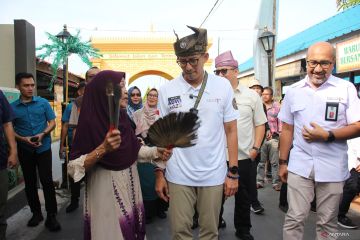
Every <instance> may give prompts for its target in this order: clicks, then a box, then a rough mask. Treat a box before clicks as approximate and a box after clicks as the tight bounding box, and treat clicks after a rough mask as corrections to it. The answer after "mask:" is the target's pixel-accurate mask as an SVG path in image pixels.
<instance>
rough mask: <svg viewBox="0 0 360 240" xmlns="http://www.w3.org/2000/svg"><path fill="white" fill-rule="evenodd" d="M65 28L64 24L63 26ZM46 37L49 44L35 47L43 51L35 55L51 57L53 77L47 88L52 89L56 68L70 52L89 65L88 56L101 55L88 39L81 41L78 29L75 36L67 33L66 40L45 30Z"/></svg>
mask: <svg viewBox="0 0 360 240" xmlns="http://www.w3.org/2000/svg"><path fill="white" fill-rule="evenodd" d="M64 31H67V30H66V25H65V26H64ZM46 35H47V36H48V39H49V40H50V41H51V43H50V44H43V45H41V46H39V47H38V48H36V50H37V51H45V52H43V53H41V54H39V55H38V56H37V57H38V58H40V59H41V60H44V59H45V58H51V59H53V61H52V64H51V68H52V70H53V77H52V78H51V81H50V84H49V89H52V87H53V84H54V81H55V79H56V78H57V70H58V68H59V66H60V65H62V64H66V62H67V57H68V56H70V55H71V54H76V55H78V56H79V57H80V59H81V60H82V61H83V62H84V63H86V64H87V65H88V66H89V67H91V66H92V63H91V61H90V58H89V57H95V58H99V57H101V55H100V54H99V53H98V49H95V48H93V47H92V46H91V44H90V41H86V42H82V41H81V38H80V31H79V30H78V32H77V34H76V35H75V36H72V35H70V34H69V36H68V38H67V39H66V40H67V41H63V40H62V39H61V38H59V37H57V36H56V35H52V34H50V33H48V32H46Z"/></svg>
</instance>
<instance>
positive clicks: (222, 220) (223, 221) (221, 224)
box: [218, 218, 226, 228]
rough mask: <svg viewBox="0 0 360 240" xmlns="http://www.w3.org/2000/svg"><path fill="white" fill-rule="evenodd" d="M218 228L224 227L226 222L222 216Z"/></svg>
mask: <svg viewBox="0 0 360 240" xmlns="http://www.w3.org/2000/svg"><path fill="white" fill-rule="evenodd" d="M218 228H226V222H225V220H224V219H223V218H221V221H220V222H219V226H218Z"/></svg>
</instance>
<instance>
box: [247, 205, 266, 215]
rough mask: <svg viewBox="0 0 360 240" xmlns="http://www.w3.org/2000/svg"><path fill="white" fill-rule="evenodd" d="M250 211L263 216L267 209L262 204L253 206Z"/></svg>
mask: <svg viewBox="0 0 360 240" xmlns="http://www.w3.org/2000/svg"><path fill="white" fill-rule="evenodd" d="M250 210H251V211H252V212H254V213H255V214H262V213H263V212H264V210H265V209H264V208H263V207H262V206H261V205H260V204H256V205H251V207H250Z"/></svg>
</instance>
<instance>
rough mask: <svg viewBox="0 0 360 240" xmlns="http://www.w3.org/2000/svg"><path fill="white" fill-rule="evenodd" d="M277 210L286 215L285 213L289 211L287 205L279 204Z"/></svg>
mask: <svg viewBox="0 0 360 240" xmlns="http://www.w3.org/2000/svg"><path fill="white" fill-rule="evenodd" d="M279 208H280V210H281V211H283V212H284V213H287V211H288V210H289V205H287V204H284V205H281V204H279Z"/></svg>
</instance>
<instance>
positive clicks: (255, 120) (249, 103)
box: [234, 84, 267, 160]
mask: <svg viewBox="0 0 360 240" xmlns="http://www.w3.org/2000/svg"><path fill="white" fill-rule="evenodd" d="M234 96H235V100H236V104H237V107H238V111H239V115H240V117H239V119H238V121H237V131H238V160H245V159H249V152H250V150H251V149H252V147H253V146H254V140H255V127H256V126H260V125H262V124H265V123H266V122H267V119H266V115H265V112H264V108H263V103H262V100H261V98H260V96H259V94H257V93H256V92H255V91H254V90H251V89H249V88H248V87H245V86H242V85H241V84H239V85H238V87H237V88H236V89H235V90H234Z"/></svg>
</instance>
